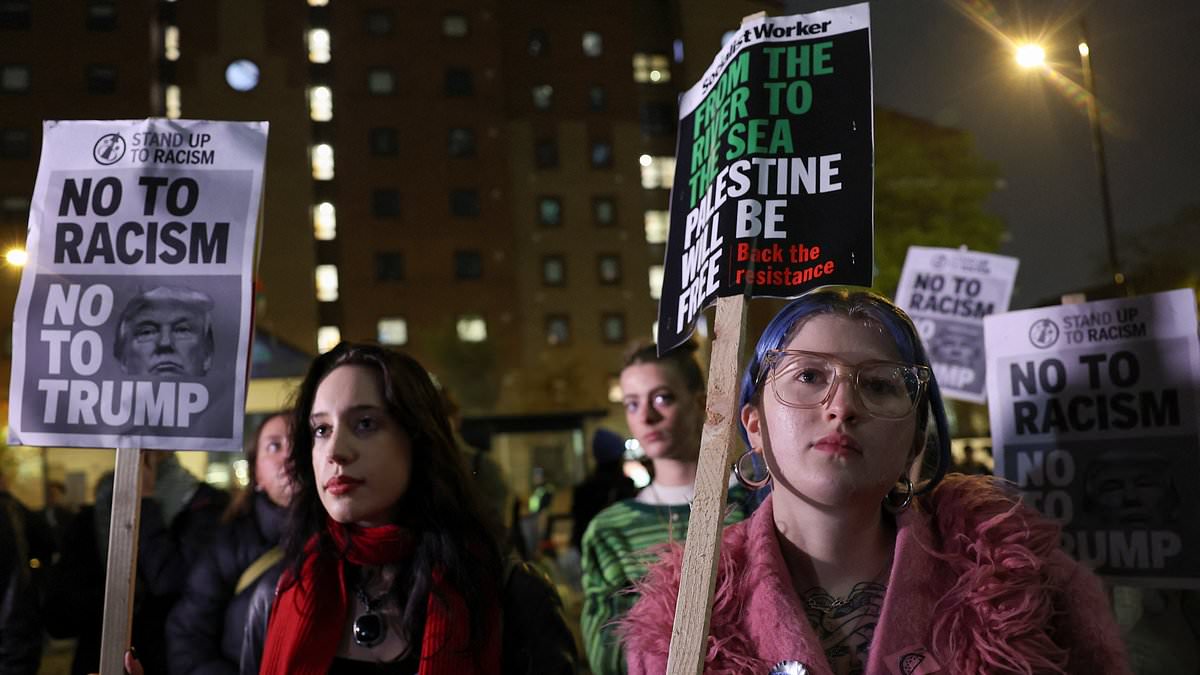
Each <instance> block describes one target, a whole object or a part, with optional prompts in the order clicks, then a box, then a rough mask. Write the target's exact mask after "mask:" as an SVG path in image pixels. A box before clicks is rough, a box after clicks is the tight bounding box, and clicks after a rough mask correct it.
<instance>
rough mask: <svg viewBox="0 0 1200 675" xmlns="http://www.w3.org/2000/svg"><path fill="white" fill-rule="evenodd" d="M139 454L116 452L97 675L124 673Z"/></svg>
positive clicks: (134, 566)
mask: <svg viewBox="0 0 1200 675" xmlns="http://www.w3.org/2000/svg"><path fill="white" fill-rule="evenodd" d="M142 453H143V451H142V450H140V449H137V448H118V449H117V467H116V472H115V475H114V477H113V495H112V518H111V519H110V520H109V526H108V567H107V568H106V570H107V571H106V572H105V577H104V629H103V632H102V633H101V637H100V675H122V674H123V673H124V672H125V652H126V650H128V649H129V639H130V632H131V629H132V623H133V590H134V582H135V580H136V578H137V553H138V523H139V521H140V520H141V516H142V496H141V487H142V471H143V467H142Z"/></svg>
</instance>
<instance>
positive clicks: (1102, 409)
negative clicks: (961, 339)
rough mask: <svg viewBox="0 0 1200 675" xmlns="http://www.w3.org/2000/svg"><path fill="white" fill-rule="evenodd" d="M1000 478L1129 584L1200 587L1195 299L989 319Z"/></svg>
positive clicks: (1082, 554) (1086, 555)
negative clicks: (1193, 491) (1192, 494)
mask: <svg viewBox="0 0 1200 675" xmlns="http://www.w3.org/2000/svg"><path fill="white" fill-rule="evenodd" d="M984 335H985V340H986V344H987V355H988V368H989V374H988V394H989V395H988V399H989V409H990V413H991V425H992V443H993V451H994V454H995V459H996V473H997V475H1000V476H1003V477H1005V478H1007V479H1008V480H1011V481H1013V482H1014V483H1015V484H1016V485H1017V487H1018V488H1019V489H1020V490H1021V493H1022V495H1023V496H1024V499H1025V500H1026V501H1027V502H1028V503H1029V504H1031V505H1032V506H1034V507H1036V508H1038V509H1039V510H1041V511H1042V512H1043V513H1045V514H1046V515H1048V516H1050V517H1053V518H1055V519H1057V520H1058V521H1059V522H1060V523H1062V525H1063V542H1062V543H1063V547H1064V549H1065V550H1066V551H1067V552H1068V553H1070V554H1071V555H1073V556H1074V557H1075V558H1077V559H1078V560H1080V561H1081V562H1083V563H1085V564H1087V565H1089V566H1091V567H1093V568H1095V570H1096V571H1097V573H1099V574H1101V575H1103V576H1105V577H1107V578H1109V579H1110V580H1113V581H1119V582H1121V583H1125V584H1140V585H1158V586H1170V587H1189V586H1190V587H1200V504H1198V503H1197V502H1196V500H1194V499H1188V498H1187V497H1186V495H1187V492H1188V491H1189V490H1190V489H1191V488H1192V486H1193V485H1194V484H1195V482H1196V481H1197V480H1198V479H1200V428H1198V426H1197V419H1198V416H1197V405H1198V399H1197V395H1196V394H1197V383H1200V343H1198V341H1197V331H1196V298H1195V295H1194V293H1193V292H1192V291H1191V290H1179V291H1171V292H1168V293H1157V294H1154V295H1147V296H1142V297H1136V298H1126V299H1120V300H1105V301H1099V302H1090V303H1084V304H1073V305H1061V306H1057V307H1046V308H1042V309H1034V310H1026V311H1021V312H1013V313H1009V314H1001V315H995V316H990V317H987V318H986V319H984Z"/></svg>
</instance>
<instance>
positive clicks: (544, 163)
mask: <svg viewBox="0 0 1200 675" xmlns="http://www.w3.org/2000/svg"><path fill="white" fill-rule="evenodd" d="M533 164H534V166H536V167H537V168H539V169H556V168H558V141H556V140H554V139H553V138H548V139H543V140H540V141H537V142H536V143H534V144H533Z"/></svg>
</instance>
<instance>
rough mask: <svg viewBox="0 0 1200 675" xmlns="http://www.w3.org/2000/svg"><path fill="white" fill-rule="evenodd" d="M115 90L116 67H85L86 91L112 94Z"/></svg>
mask: <svg viewBox="0 0 1200 675" xmlns="http://www.w3.org/2000/svg"><path fill="white" fill-rule="evenodd" d="M116 91H117V69H116V68H115V67H114V66H88V67H87V93H89V94H112V93H114V92H116Z"/></svg>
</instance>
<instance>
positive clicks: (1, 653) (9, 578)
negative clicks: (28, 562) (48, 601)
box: [0, 511, 42, 675]
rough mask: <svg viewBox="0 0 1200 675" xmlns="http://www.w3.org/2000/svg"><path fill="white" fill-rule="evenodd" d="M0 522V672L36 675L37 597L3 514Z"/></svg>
mask: <svg viewBox="0 0 1200 675" xmlns="http://www.w3.org/2000/svg"><path fill="white" fill-rule="evenodd" d="M0 521H3V522H0V673H3V674H4V675H34V673H36V672H37V670H38V664H40V663H41V660H42V622H41V619H40V617H39V616H38V604H37V594H36V592H35V591H34V589H33V584H32V583H31V582H30V579H29V574H27V573H26V571H25V570H26V567H25V561H24V560H22V559H21V557H20V555H18V554H17V542H16V534H15V532H14V530H13V528H12V526H11V524H10V523H9V522H8V515H7V514H6V513H3V511H0Z"/></svg>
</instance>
